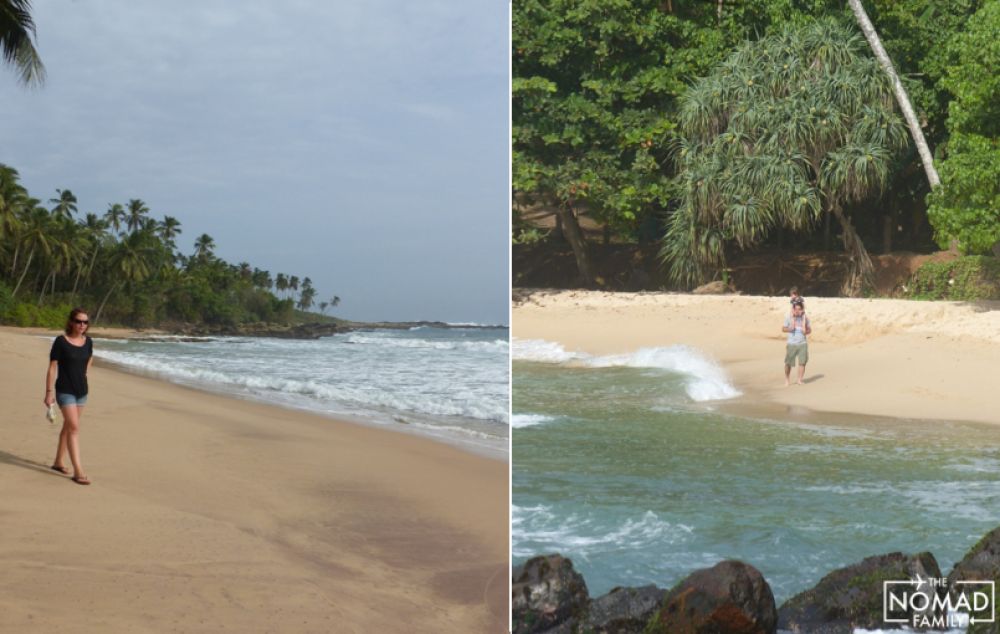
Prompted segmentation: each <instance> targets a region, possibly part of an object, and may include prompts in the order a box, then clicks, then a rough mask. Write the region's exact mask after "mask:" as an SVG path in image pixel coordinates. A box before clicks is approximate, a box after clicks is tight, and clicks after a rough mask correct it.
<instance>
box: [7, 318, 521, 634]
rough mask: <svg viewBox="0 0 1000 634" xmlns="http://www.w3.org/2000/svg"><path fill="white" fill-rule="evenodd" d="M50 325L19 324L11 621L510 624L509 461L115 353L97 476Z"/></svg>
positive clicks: (190, 627)
mask: <svg viewBox="0 0 1000 634" xmlns="http://www.w3.org/2000/svg"><path fill="white" fill-rule="evenodd" d="M48 333H49V331H45V330H39V331H37V332H34V331H33V330H22V329H15V328H3V329H0V352H2V354H3V356H4V358H5V363H4V364H3V367H2V368H0V381H2V382H3V384H4V385H5V386H6V387H7V393H8V394H10V395H11V396H15V398H11V399H9V401H8V410H7V414H8V415H7V416H6V417H5V421H6V424H5V425H3V426H2V427H0V469H3V470H4V477H3V478H2V482H3V484H2V485H0V488H2V489H3V493H2V495H3V498H4V500H5V505H4V506H5V508H4V520H5V521H4V526H5V539H4V543H3V545H2V546H0V560H2V561H3V565H4V567H5V569H6V570H7V574H5V575H4V580H3V581H2V582H0V590H2V592H0V614H2V615H3V616H2V617H0V629H8V628H9V629H13V630H25V629H30V628H39V629H40V628H43V627H44V628H52V629H68V630H72V631H108V632H115V631H137V630H140V631H141V630H156V631H163V630H166V629H174V630H182V631H206V632H207V631H219V630H220V629H223V628H225V629H235V630H246V631H260V630H274V631H326V630H331V629H341V630H345V631H368V630H378V631H386V632H396V631H398V632H404V631H406V632H409V631H414V630H420V631H441V632H449V631H455V632H458V631H490V632H502V631H506V629H507V619H508V601H509V597H508V593H507V579H506V575H507V570H508V554H507V542H508V537H507V536H508V529H507V525H508V508H507V499H508V497H507V494H506V492H507V469H508V466H507V462H506V461H500V460H495V459H491V458H486V457H482V456H480V455H476V454H473V453H471V452H469V451H466V450H461V449H457V448H455V447H454V446H451V445H448V444H445V443H443V442H440V441H435V440H430V439H427V438H425V437H422V436H418V435H415V434H405V433H404V434H400V433H397V432H394V431H390V430H386V429H379V428H377V427H375V426H372V425H359V424H357V423H352V422H342V421H338V420H335V419H330V418H327V417H323V416H320V415H318V414H310V413H307V412H303V411H299V410H292V409H287V408H282V407H278V406H274V405H268V404H263V403H259V402H256V401H249V400H244V399H239V398H233V397H231V396H220V395H217V394H214V393H210V392H205V391H201V390H195V389H189V388H185V387H182V386H178V385H175V384H172V383H169V382H166V381H163V380H159V379H151V378H146V377H142V376H137V375H134V374H131V373H128V372H122V371H118V370H116V369H112V368H108V367H107V366H106V365H105V364H103V363H102V364H99V365H98V364H95V366H94V368H93V370H92V376H91V386H92V398H91V403H90V404H88V406H87V409H86V410H85V415H84V419H83V422H82V425H81V427H82V432H81V447H82V449H81V450H82V454H83V459H84V465H85V468H86V471H87V474H88V475H89V476H90V477H91V479H92V480H93V482H94V485H93V486H91V487H80V486H77V485H75V484H73V483H72V482H70V481H69V479H68V478H67V477H66V476H62V475H60V474H57V473H55V472H52V471H50V470H48V468H47V467H48V464H50V461H51V459H52V454H53V448H54V445H55V442H56V439H57V434H58V429H59V426H58V425H49V423H47V422H46V421H45V420H44V418H43V416H42V407H41V403H40V396H38V395H39V394H40V393H41V391H42V390H41V387H40V384H41V382H42V378H43V375H44V367H45V361H44V359H45V358H46V353H47V350H48V343H47V342H46V341H44V340H41V339H37V338H34V337H30V336H23V335H24V334H28V335H31V334H48ZM116 334H127V333H116ZM148 334H149V333H148V332H144V333H141V334H140V336H141V335H148ZM94 336H104V335H103V334H102V333H101V332H99V331H98V332H95V333H94Z"/></svg>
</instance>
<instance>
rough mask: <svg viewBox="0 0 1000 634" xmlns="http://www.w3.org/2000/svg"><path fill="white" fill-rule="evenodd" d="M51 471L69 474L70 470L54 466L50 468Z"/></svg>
mask: <svg viewBox="0 0 1000 634" xmlns="http://www.w3.org/2000/svg"><path fill="white" fill-rule="evenodd" d="M49 469H52V470H53V471H58V472H59V473H65V474H69V469H67V468H66V467H57V466H56V465H52V466H51V467H49Z"/></svg>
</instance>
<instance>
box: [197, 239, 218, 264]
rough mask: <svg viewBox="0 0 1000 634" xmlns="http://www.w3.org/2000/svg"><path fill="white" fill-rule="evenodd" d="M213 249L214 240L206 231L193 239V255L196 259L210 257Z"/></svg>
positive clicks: (202, 259)
mask: <svg viewBox="0 0 1000 634" xmlns="http://www.w3.org/2000/svg"><path fill="white" fill-rule="evenodd" d="M214 249H215V240H213V239H212V236H210V235H208V234H207V233H203V234H201V235H200V236H198V239H197V240H195V241H194V257H195V259H197V260H201V261H204V260H208V259H211V257H212V251H213V250H214Z"/></svg>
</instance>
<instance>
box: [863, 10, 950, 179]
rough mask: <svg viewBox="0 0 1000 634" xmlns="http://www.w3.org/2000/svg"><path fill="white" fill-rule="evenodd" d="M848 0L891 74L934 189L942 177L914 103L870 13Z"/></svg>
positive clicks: (893, 85)
mask: <svg viewBox="0 0 1000 634" xmlns="http://www.w3.org/2000/svg"><path fill="white" fill-rule="evenodd" d="M847 2H848V4H850V5H851V10H852V11H854V16H855V17H856V18H857V20H858V26H860V27H861V32H862V33H864V34H865V39H867V40H868V44H869V45H870V46H871V47H872V52H873V53H874V54H875V58H876V59H877V60H878V62H879V64H881V65H882V69H883V70H884V71H885V74H886V75H888V76H889V81H890V82H891V83H892V90H893V92H894V93H895V94H896V102H897V103H898V104H899V109H900V110H902V111H903V117H904V118H905V119H906V124H907V126H909V128H910V135H911V136H912V137H913V142H914V143H915V144H916V146H917V152H919V153H920V161H921V162H922V163H923V165H924V171H925V172H926V173H927V181H928V182H929V183H930V184H931V189H934V188H935V187H938V186H939V185H941V179H940V178H939V177H938V173H937V170H936V169H934V157H933V156H932V155H931V149H930V147H928V146H927V140H926V139H924V133H923V130H921V129H920V122H919V121H917V115H916V113H915V112H914V110H913V105H912V104H911V103H910V97H909V95H907V94H906V89H905V88H903V83H902V82H901V81H899V75H897V74H896V69H895V68H894V67H893V65H892V60H891V59H889V54H888V53H886V52H885V49H884V48H883V47H882V41H881V40H880V39H879V37H878V32H877V31H875V27H874V26H873V25H872V22H871V20H869V19H868V14H867V13H866V12H865V8H864V7H863V6H862V5H861V0H847Z"/></svg>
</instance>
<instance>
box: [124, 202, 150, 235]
mask: <svg viewBox="0 0 1000 634" xmlns="http://www.w3.org/2000/svg"><path fill="white" fill-rule="evenodd" d="M127 209H128V211H127V212H126V219H125V225H126V226H127V227H128V230H129V232H130V233H135V232H136V231H138V230H139V228H141V227H142V226H143V222H144V221H145V218H146V214H148V213H149V207H147V206H146V203H144V202H142V201H141V200H139V199H138V198H133V199H132V200H130V201H128V205H127Z"/></svg>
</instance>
